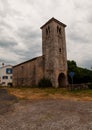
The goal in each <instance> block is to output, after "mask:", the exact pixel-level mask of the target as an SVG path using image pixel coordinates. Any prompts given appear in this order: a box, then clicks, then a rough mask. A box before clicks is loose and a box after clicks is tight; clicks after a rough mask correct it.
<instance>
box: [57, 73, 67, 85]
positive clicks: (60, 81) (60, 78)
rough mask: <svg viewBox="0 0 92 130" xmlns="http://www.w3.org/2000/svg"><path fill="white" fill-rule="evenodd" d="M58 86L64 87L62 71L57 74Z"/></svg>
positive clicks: (64, 81) (64, 79)
mask: <svg viewBox="0 0 92 130" xmlns="http://www.w3.org/2000/svg"><path fill="white" fill-rule="evenodd" d="M58 85H59V87H66V77H65V74H64V73H60V74H59V76H58Z"/></svg>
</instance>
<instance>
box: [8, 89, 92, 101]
mask: <svg viewBox="0 0 92 130" xmlns="http://www.w3.org/2000/svg"><path fill="white" fill-rule="evenodd" d="M7 90H8V92H9V93H10V94H13V95H15V96H16V97H17V98H19V99H29V100H30V99H31V100H38V99H69V100H80V101H81V100H84V101H92V89H86V90H74V91H69V90H67V89H64V88H44V89H41V88H7Z"/></svg>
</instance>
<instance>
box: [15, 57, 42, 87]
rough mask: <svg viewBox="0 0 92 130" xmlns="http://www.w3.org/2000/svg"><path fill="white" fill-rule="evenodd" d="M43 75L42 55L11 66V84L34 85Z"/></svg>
mask: <svg viewBox="0 0 92 130" xmlns="http://www.w3.org/2000/svg"><path fill="white" fill-rule="evenodd" d="M42 77H43V57H42V56H41V57H37V58H34V59H32V60H29V61H27V62H24V63H21V64H19V65H17V66H14V67H13V86H32V87H33V86H36V85H37V84H38V82H39V80H40V79H41V78H42Z"/></svg>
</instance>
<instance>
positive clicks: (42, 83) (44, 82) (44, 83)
mask: <svg viewBox="0 0 92 130" xmlns="http://www.w3.org/2000/svg"><path fill="white" fill-rule="evenodd" d="M38 87H41V88H46V87H52V83H51V81H50V79H48V78H42V79H41V80H40V81H39V83H38Z"/></svg>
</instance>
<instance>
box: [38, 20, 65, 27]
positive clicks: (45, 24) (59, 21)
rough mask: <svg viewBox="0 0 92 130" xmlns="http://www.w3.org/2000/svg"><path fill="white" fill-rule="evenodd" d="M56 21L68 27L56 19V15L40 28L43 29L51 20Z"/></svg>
mask: <svg viewBox="0 0 92 130" xmlns="http://www.w3.org/2000/svg"><path fill="white" fill-rule="evenodd" d="M52 21H55V22H56V23H58V24H61V25H62V26H64V27H66V25H65V24H64V23H62V22H60V21H58V20H57V19H55V18H54V17H52V18H51V19H50V20H49V21H48V22H46V23H45V24H44V25H43V26H42V27H40V29H43V27H44V26H46V25H47V24H49V23H50V22H52Z"/></svg>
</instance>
